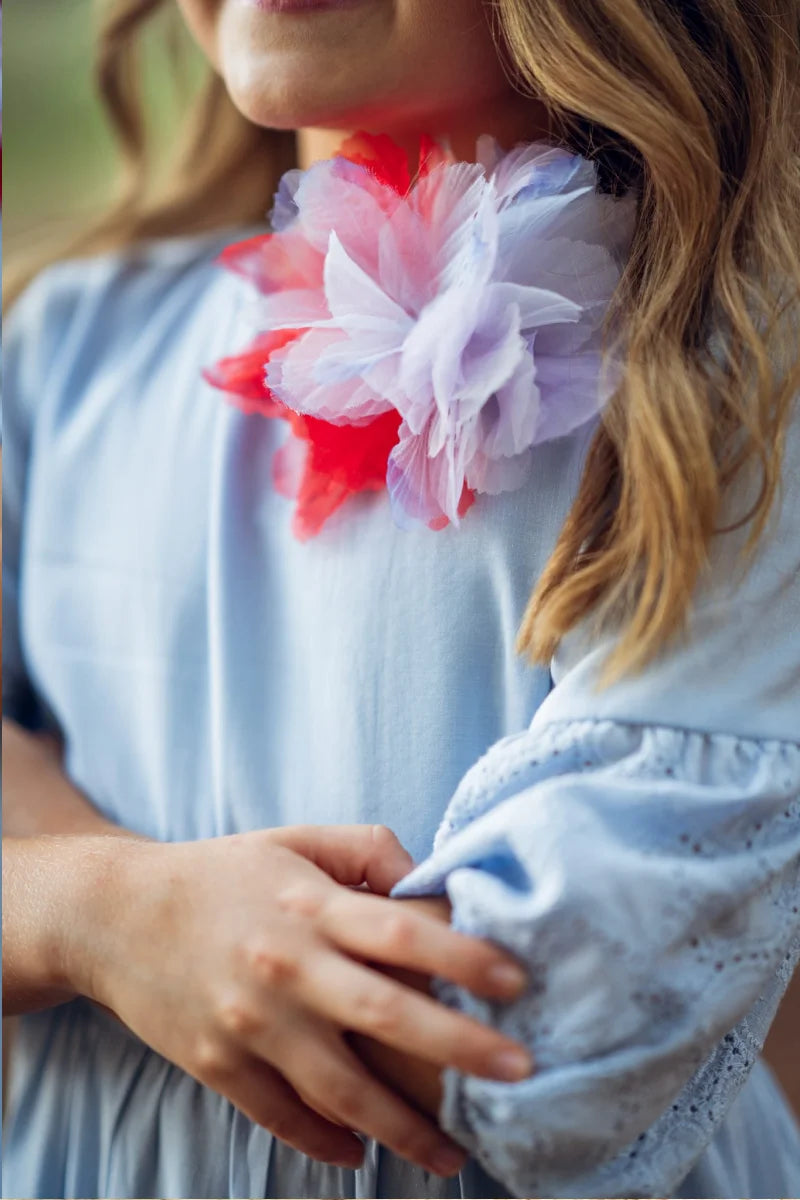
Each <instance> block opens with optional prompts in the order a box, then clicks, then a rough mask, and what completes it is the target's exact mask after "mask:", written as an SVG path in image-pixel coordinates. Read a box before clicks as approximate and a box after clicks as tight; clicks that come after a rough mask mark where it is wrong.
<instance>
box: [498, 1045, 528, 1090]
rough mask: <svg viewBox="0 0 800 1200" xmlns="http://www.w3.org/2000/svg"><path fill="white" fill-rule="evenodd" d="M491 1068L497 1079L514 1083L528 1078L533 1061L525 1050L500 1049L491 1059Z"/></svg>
mask: <svg viewBox="0 0 800 1200" xmlns="http://www.w3.org/2000/svg"><path fill="white" fill-rule="evenodd" d="M491 1069H492V1074H493V1075H494V1076H495V1077H496V1078H497V1079H505V1080H507V1081H508V1082H509V1083H515V1082H517V1081H518V1080H520V1079H527V1078H528V1076H529V1075H530V1074H531V1072H532V1071H533V1063H532V1062H531V1057H530V1055H529V1054H528V1053H527V1051H525V1050H502V1051H501V1052H500V1054H496V1055H495V1056H494V1058H493V1059H492V1061H491Z"/></svg>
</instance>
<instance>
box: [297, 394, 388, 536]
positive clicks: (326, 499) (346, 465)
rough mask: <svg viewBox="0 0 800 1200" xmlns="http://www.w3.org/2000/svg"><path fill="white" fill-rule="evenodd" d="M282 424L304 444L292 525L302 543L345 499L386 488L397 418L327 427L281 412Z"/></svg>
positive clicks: (310, 418) (315, 419)
mask: <svg viewBox="0 0 800 1200" xmlns="http://www.w3.org/2000/svg"><path fill="white" fill-rule="evenodd" d="M287 419H288V421H289V423H290V425H291V427H292V432H293V433H294V435H295V437H298V438H301V439H302V440H303V441H306V442H307V443H308V454H307V456H306V459H305V463H304V465H303V477H302V480H301V482H300V486H299V488H298V491H297V507H296V509H295V516H294V524H293V530H294V533H295V534H296V536H297V537H299V538H302V539H305V538H308V537H312V536H313V535H314V534H315V533H318V532H319V530H320V529H321V528H322V526H323V525H324V523H325V521H326V520H327V519H328V517H329V516H330V515H331V514H332V513H333V512H335V511H336V509H337V508H339V506H340V505H341V504H343V503H344V501H345V500H347V499H348V498H349V497H350V496H355V495H356V494H357V493H358V492H363V491H382V490H383V488H385V487H386V464H387V462H388V460H389V455H390V453H391V451H392V448H393V447H394V446H395V445H396V443H397V436H398V431H399V429H400V420H401V418H400V414H399V413H397V412H389V413H382V414H381V416H379V417H376V418H375V420H374V421H370V422H369V423H368V424H366V425H331V424H330V423H329V422H328V421H321V420H320V419H319V418H318V417H303V416H300V415H298V414H297V413H293V412H291V411H290V410H288V409H287Z"/></svg>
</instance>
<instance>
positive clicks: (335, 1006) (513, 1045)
mask: <svg viewBox="0 0 800 1200" xmlns="http://www.w3.org/2000/svg"><path fill="white" fill-rule="evenodd" d="M296 989H297V994H298V996H299V998H300V999H301V1000H302V1001H303V1003H304V1004H305V1005H306V1006H307V1007H309V1008H310V1009H312V1010H313V1011H315V1012H318V1013H322V1014H324V1016H325V1017H327V1018H328V1019H330V1020H332V1021H334V1022H335V1023H336V1024H337V1025H340V1026H341V1027H342V1028H343V1029H350V1030H353V1031H355V1032H357V1033H364V1034H367V1035H368V1036H369V1037H372V1038H374V1039H375V1040H376V1041H379V1042H383V1043H384V1044H385V1045H387V1046H393V1047H394V1048H395V1049H397V1050H402V1051H403V1052H404V1053H406V1054H410V1055H414V1056H415V1057H417V1058H422V1059H424V1060H425V1061H426V1062H431V1063H435V1064H436V1065H437V1066H442V1067H446V1066H452V1067H456V1068H458V1069H459V1070H461V1071H465V1072H466V1073H467V1074H470V1075H480V1076H482V1077H483V1078H485V1079H497V1080H504V1081H505V1082H509V1083H513V1082H518V1081H519V1080H521V1079H525V1078H527V1076H528V1075H530V1074H531V1071H532V1069H533V1064H532V1062H531V1058H530V1055H529V1054H528V1051H527V1050H525V1049H524V1047H522V1046H520V1045H519V1044H518V1043H517V1042H513V1041H511V1039H510V1038H506V1037H504V1036H503V1035H502V1034H501V1033H498V1032H497V1031H496V1030H494V1029H491V1028H490V1027H488V1026H486V1025H482V1024H481V1023H480V1022H479V1021H474V1020H472V1018H471V1017H465V1016H463V1015H462V1014H461V1013H458V1012H455V1011H454V1010H453V1009H451V1008H447V1007H446V1006H445V1005H444V1004H440V1003H439V1002H438V1001H437V1000H433V999H431V997H429V996H425V995H423V994H422V993H421V992H418V991H415V990H413V989H412V988H409V987H405V986H404V985H403V984H401V983H398V982H396V981H395V980H393V979H389V978H387V977H386V976H384V975H381V974H380V972H378V971H373V970H370V969H369V967H366V966H361V965H360V964H358V963H356V962H352V961H349V960H348V959H346V958H342V956H341V955H339V954H337V953H335V952H331V953H326V952H325V951H324V950H320V952H319V953H318V954H317V955H316V956H315V960H314V968H313V971H310V972H304V973H302V974H301V975H300V976H299V978H298V979H297V981H296Z"/></svg>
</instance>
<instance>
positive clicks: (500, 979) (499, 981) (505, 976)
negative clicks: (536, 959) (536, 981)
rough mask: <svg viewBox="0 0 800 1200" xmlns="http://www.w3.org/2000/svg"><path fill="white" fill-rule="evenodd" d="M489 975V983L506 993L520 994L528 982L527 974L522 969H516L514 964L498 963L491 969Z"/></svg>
mask: <svg viewBox="0 0 800 1200" xmlns="http://www.w3.org/2000/svg"><path fill="white" fill-rule="evenodd" d="M488 974H489V983H491V984H492V985H493V987H497V988H501V989H502V990H503V991H504V992H518V991H520V990H521V989H522V988H523V987H525V984H526V983H527V982H528V975H527V972H526V971H523V969H522V967H515V966H514V965H513V963H497V964H496V965H495V966H493V967H490V968H489V972H488Z"/></svg>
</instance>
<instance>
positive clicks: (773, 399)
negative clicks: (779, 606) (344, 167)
mask: <svg viewBox="0 0 800 1200" xmlns="http://www.w3.org/2000/svg"><path fill="white" fill-rule="evenodd" d="M164 4H165V0H110V4H109V7H108V9H107V11H106V13H105V16H104V18H103V21H102V23H101V26H100V30H99V37H98V55H97V64H98V66H97V70H98V82H99V87H100V93H101V97H102V99H103V102H104V104H105V107H106V109H107V111H108V114H109V116H110V119H111V122H112V126H113V128H114V131H115V133H116V135H117V138H118V140H119V143H120V146H121V149H122V152H123V159H124V171H123V176H122V179H123V187H122V191H121V193H120V196H119V199H118V200H117V201H116V203H115V204H114V205H113V207H112V208H111V209H110V211H109V212H108V213H107V214H106V215H105V216H104V217H103V218H102V219H101V220H99V221H98V222H97V223H96V224H95V225H93V226H92V227H90V228H89V229H88V230H87V231H85V232H84V233H82V234H81V235H80V236H79V237H78V238H76V239H74V240H73V241H72V242H71V243H70V244H69V246H68V247H66V248H65V249H64V253H65V254H76V253H87V254H88V253H97V252H99V251H101V250H103V249H107V248H110V247H122V246H131V247H133V246H135V244H136V243H137V242H138V241H140V240H141V239H144V238H148V237H154V236H166V235H171V234H174V235H185V234H188V233H192V232H195V231H200V230H203V229H211V228H214V227H217V226H221V225H233V224H237V223H241V224H249V223H255V222H257V221H260V220H262V219H263V216H264V213H265V211H266V210H267V208H268V207H269V201H270V197H271V194H272V191H273V190H274V187H275V184H276V181H277V178H278V176H279V175H280V174H281V173H282V171H283V170H285V169H286V167H288V166H289V165H291V162H292V159H293V155H294V140H293V135H290V134H285V133H276V132H273V131H268V130H265V129H262V128H260V127H257V126H255V125H253V124H252V123H250V122H249V121H247V120H246V119H245V118H244V117H242V116H241V115H240V114H239V113H238V112H237V111H236V109H235V108H234V106H233V104H232V102H231V101H230V99H229V97H228V95H227V93H226V91H225V89H224V86H223V84H222V82H221V80H220V79H219V78H218V77H217V76H216V75H214V74H211V73H210V74H209V78H208V82H207V84H206V86H205V88H204V90H203V91H202V93H201V95H200V96H199V98H198V99H197V101H196V102H195V104H194V106H193V109H192V111H191V112H190V114H189V121H188V124H187V127H186V130H185V134H184V138H183V141H182V143H181V146H180V148H179V151H178V153H177V154H176V155H175V159H174V165H173V166H172V170H171V175H170V178H169V180H168V183H167V186H166V188H165V189H164V190H163V191H162V192H161V193H160V194H159V195H158V197H157V198H155V199H154V198H152V196H151V194H150V192H149V184H150V180H151V175H152V172H151V164H152V154H151V141H150V139H149V137H148V134H147V130H146V126H145V123H144V121H143V117H142V103H141V96H140V95H139V89H138V80H139V73H138V59H137V56H138V53H139V41H140V35H141V33H142V31H143V29H144V27H145V25H146V23H147V22H148V19H149V18H151V17H152V16H153V15H154V14H155V13H156V12H157V11H160V10H162V9H163V7H164ZM493 11H494V18H495V20H496V23H497V33H498V42H499V45H500V47H501V52H502V53H503V54H504V56H505V57H506V59H507V61H508V66H509V71H510V72H512V73H513V76H514V81H515V83H516V85H517V86H518V87H520V88H521V89H523V90H529V91H530V92H531V93H532V94H534V95H535V96H536V97H538V98H539V99H540V100H544V101H545V103H547V105H548V106H549V108H550V110H551V113H552V117H553V122H554V128H555V129H557V130H559V131H560V133H561V136H562V137H563V140H564V141H565V143H566V144H567V145H569V146H572V147H573V148H574V149H576V150H579V151H580V152H581V153H583V154H585V155H587V156H588V157H590V158H592V159H594V160H595V161H596V162H597V163H598V173H599V179H600V183H601V186H603V187H607V188H609V189H615V190H622V189H626V188H633V189H634V190H635V191H636V193H637V195H638V197H639V218H638V223H637V230H636V234H635V238H634V244H633V249H632V253H631V256H630V260H629V263H628V266H627V269H626V272H625V274H624V277H623V280H622V284H621V287H620V289H619V292H618V295H617V297H616V304H615V312H614V314H613V316H614V318H615V319H616V318H621V322H622V324H623V326H624V329H625V344H626V357H627V366H626V372H625V378H624V382H623V383H622V385H621V387H620V388H619V390H618V392H617V394H616V395H615V396H614V398H613V399H612V401H611V403H610V404H609V406H608V407H607V409H606V411H605V413H604V416H603V420H602V422H601V424H600V426H599V428H598V431H597V434H596V436H595V437H594V440H593V443H592V446H591V449H590V451H589V454H588V458H587V461H586V465H585V470H584V474H583V478H582V481H581V485H580V488H579V491H578V495H577V497H576V499H575V501H574V504H573V506H572V509H571V511H570V513H569V515H568V517H567V520H566V522H565V524H564V527H563V529H562V530H561V533H560V536H559V538H558V541H557V543H556V546H555V548H554V550H553V553H552V555H551V557H550V560H549V562H548V564H547V566H546V568H545V570H544V572H543V574H542V576H541V578H540V579H539V580H538V582H537V583H536V586H535V588H534V591H533V594H532V596H531V598H530V601H529V604H528V607H527V610H526V612H525V616H524V618H523V622H522V626H521V629H520V633H519V638H518V650H519V652H520V653H523V654H525V655H526V656H528V657H529V658H530V659H531V660H533V661H539V662H547V661H548V660H549V659H550V657H551V656H552V653H553V652H554V650H555V649H556V647H557V646H558V644H559V643H560V641H561V640H562V638H563V637H564V636H565V634H567V633H568V632H569V631H570V630H571V629H573V628H574V627H575V626H576V625H577V624H578V623H579V622H581V621H583V620H584V619H586V618H591V619H592V620H593V621H594V623H595V627H596V628H597V629H600V628H603V627H605V626H608V625H613V626H615V627H616V628H618V629H619V631H620V635H621V636H620V637H619V640H618V641H617V643H616V646H615V649H614V652H613V654H612V656H611V658H610V660H609V662H608V664H607V667H608V670H607V677H608V678H611V677H612V676H614V675H616V674H619V673H621V672H623V671H628V670H635V669H638V668H640V667H641V666H643V665H644V664H646V663H647V662H648V661H649V660H651V659H652V658H653V657H654V655H656V654H657V653H658V652H659V650H660V649H661V648H662V647H663V646H664V645H665V644H666V643H667V642H668V641H669V640H670V639H671V638H672V637H673V636H674V635H676V634H677V633H679V632H680V630H681V629H682V628H683V627H684V626H685V622H686V618H687V616H688V612H689V605H690V601H691V598H692V595H693V593H694V591H695V588H696V585H697V582H698V580H699V578H700V576H701V574H702V572H703V569H704V567H705V566H706V564H707V561H708V557H709V550H710V546H711V542H712V538H713V537H714V536H715V534H716V533H717V532H718V525H719V520H720V512H721V505H722V501H723V497H724V495H725V493H726V491H727V489H728V488H729V485H730V484H731V482H732V480H733V479H734V478H735V477H738V476H739V473H740V472H742V471H743V470H744V468H745V467H747V466H755V467H756V468H757V469H758V471H759V472H760V481H761V486H760V490H759V494H758V496H757V498H756V499H755V501H754V503H753V504H752V505H751V507H750V511H748V512H746V513H742V514H741V519H740V522H739V524H747V523H748V522H749V524H750V530H749V533H750V537H749V539H748V548H750V549H752V548H753V546H755V544H756V542H757V540H758V539H759V538H760V536H761V535H762V533H763V531H764V528H765V525H766V522H767V519H768V516H769V513H770V511H771V508H772V505H773V502H774V499H775V496H776V493H777V490H778V487H779V480H780V473H781V461H782V446H783V440H784V436H785V431H786V427H787V425H788V422H789V418H790V413H791V409H792V405H793V403H794V401H795V398H796V396H797V394H798V392H800V355H799V354H798V328H799V326H798V305H799V303H800V302H799V300H798V297H800V50H799V49H798V44H799V43H800V0H758V3H755V0H702V2H701V0H493ZM31 273H32V272H31V270H30V269H29V270H28V272H27V277H30V274H31ZM25 278H26V274H25V273H23V274H18V275H17V276H16V277H14V276H12V278H11V279H10V292H11V294H14V292H16V291H18V290H19V287H20V286H21V285H22V283H23V282H24V280H25Z"/></svg>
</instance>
